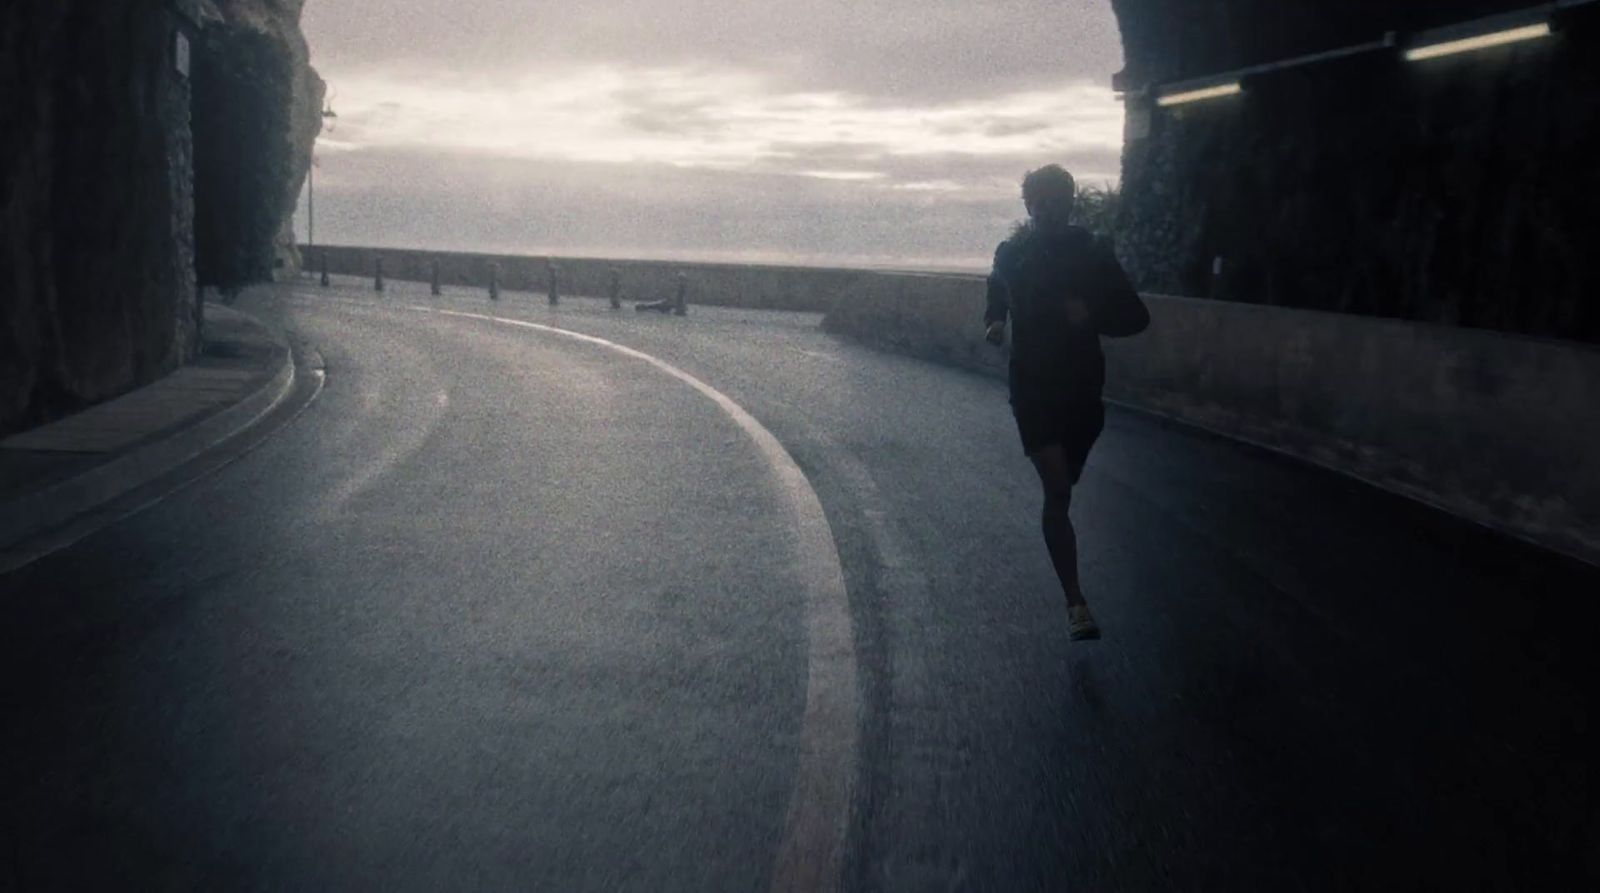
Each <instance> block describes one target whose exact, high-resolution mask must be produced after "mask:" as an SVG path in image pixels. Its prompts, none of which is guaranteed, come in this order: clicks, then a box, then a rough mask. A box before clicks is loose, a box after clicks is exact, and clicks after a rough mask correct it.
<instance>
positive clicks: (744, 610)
mask: <svg viewBox="0 0 1600 893" xmlns="http://www.w3.org/2000/svg"><path fill="white" fill-rule="evenodd" d="M425 290H426V289H425V286H424V287H421V288H419V287H418V286H415V285H410V284H405V283H390V291H389V293H388V294H386V295H385V296H382V298H381V299H380V298H379V297H378V296H375V295H373V294H372V293H371V292H370V291H364V290H362V289H360V288H357V287H355V286H353V285H347V286H346V287H341V288H336V289H332V290H327V291H324V290H319V289H316V288H314V287H305V286H302V287H299V288H297V289H296V290H294V291H293V292H292V293H291V292H289V291H276V292H274V291H263V292H259V293H254V294H252V295H249V296H248V297H247V298H246V299H245V300H244V302H243V309H246V310H249V311H251V312H255V313H258V314H260V315H262V316H264V317H268V318H271V319H274V320H276V321H277V322H278V323H279V324H281V325H283V326H284V327H285V328H286V329H288V330H289V331H290V332H292V333H293V334H294V336H295V337H296V338H298V339H300V340H301V341H302V342H303V343H305V344H309V345H312V346H314V347H315V348H316V349H317V350H319V351H320V352H321V353H322V355H323V356H324V358H325V360H326V366H327V382H326V388H325V390H324V392H323V393H322V394H321V396H320V397H319V398H318V399H317V400H316V401H315V402H313V403H312V404H311V405H310V406H309V407H308V408H307V409H306V410H305V412H304V413H303V414H301V415H300V416H299V417H298V418H296V419H295V420H293V421H292V422H290V423H289V424H287V425H286V426H284V427H283V428H282V429H281V430H279V431H277V432H276V433H275V434H274V435H273V436H272V437H271V438H270V439H268V440H267V441H265V443H263V444H262V445H261V446H260V447H259V448H257V449H255V450H253V451H251V452H249V453H248V454H246V455H244V456H242V457H241V458H239V459H238V460H237V461H235V462H233V463H232V464H230V465H228V466H226V467H224V468H223V469H221V470H220V471H217V472H215V473H213V474H209V475H207V476H205V477H203V478H201V479H199V480H197V481H195V482H193V483H192V484H191V485H189V486H187V487H184V488H183V489H181V490H179V491H177V492H175V493H173V494H172V495H171V496H169V497H168V498H166V499H165V500H163V501H161V502H160V503H158V504H156V505H154V506H152V507H150V508H148V509H146V510H144V511H141V512H139V513H137V514H135V515H132V516H130V517H128V518H126V519H124V520H122V521H120V522H118V523H116V524H114V525H112V526H110V527H108V528H106V529H104V530H102V531H100V532H99V533H97V534H95V535H93V536H91V537H89V538H87V539H85V540H83V541H81V542H79V543H77V544H76V545H74V546H72V547H70V548H68V549H66V550H63V551H61V552H58V553H56V554H54V555H51V556H49V557H47V558H45V559H43V560H41V561H39V562H37V563H35V564H33V565H31V566H28V567H26V568H23V569H21V570H19V571H17V572H14V573H12V574H9V575H6V576H4V577H0V593H3V599H0V654H3V656H0V672H3V674H4V678H5V683H4V688H3V689H0V691H3V692H4V702H3V704H4V707H5V712H6V729H5V732H4V733H3V734H4V738H3V739H0V740H3V742H4V748H5V749H4V752H3V754H0V755H3V756H4V765H5V768H4V770H3V773H4V774H3V775H0V779H3V782H4V784H3V788H0V797H3V798H4V801H5V803H6V810H5V817H6V821H7V823H8V827H7V828H6V829H5V830H6V832H7V833H6V834H5V838H6V842H5V843H4V844H0V846H3V847H4V849H0V858H3V859H4V860H5V868H4V870H0V888H6V887H8V886H10V887H16V888H17V889H29V890H32V889H81V888H112V887H115V888H135V889H142V888H155V889H196V890H217V889H241V888H252V889H254V888H266V889H330V890H331V889H340V890H343V889H371V890H380V889H382V890H399V889H407V890H409V889H415V890H437V889H505V890H524V889H545V890H563V891H564V890H617V889H627V890H662V889H674V890H679V889H681V890H713V889H715V890H723V889H727V890H766V889H791V888H806V887H811V886H814V885H816V884H819V883H821V884H825V885H837V886H841V887H843V888H845V889H852V890H908V891H915V890H929V889H953V890H975V889H983V890H1035V889H1040V890H1054V889H1069V888H1070V889H1082V890H1154V889H1177V890H1203V889H1204V890H1210V889H1216V890H1240V889H1277V890H1299V889H1308V890H1309V889H1316V890H1323V889H1327V890H1343V889H1378V888H1382V889H1418V888H1458V889H1466V888H1472V889H1536V888H1550V889H1576V888H1579V887H1585V886H1590V885H1591V884H1592V883H1595V882H1600V809H1597V803H1600V779H1596V778H1595V776H1594V770H1593V762H1594V758H1593V754H1594V753H1596V752H1600V740H1597V739H1600V729H1597V727H1596V722H1595V708H1594V698H1593V694H1592V692H1593V685H1594V682H1593V680H1594V679H1595V678H1600V675H1597V671H1600V656H1597V655H1600V649H1596V648H1595V647H1594V646H1593V644H1592V641H1593V635H1594V630H1595V629H1596V623H1595V621H1596V619H1597V617H1596V614H1597V613H1600V612H1597V609H1596V597H1595V596H1596V593H1600V585H1597V583H1600V577H1597V575H1596V574H1595V573H1594V572H1593V571H1592V570H1590V569H1586V568H1583V567H1580V566H1577V565H1575V564H1572V563H1568V562H1565V561H1561V560H1557V559H1554V558H1551V557H1550V556H1548V555H1545V554H1543V553H1540V552H1538V551H1537V550H1534V549H1531V548H1528V547H1524V546H1520V545H1518V544H1515V543H1509V542H1506V541H1504V540H1501V539H1499V538H1497V537H1495V536H1492V535H1489V534H1487V533H1484V532H1481V531H1478V530H1476V529H1474V528H1471V527H1469V526H1467V525H1464V524H1460V523H1457V522H1454V521H1451V520H1449V519H1446V518H1442V517H1440V516H1437V515H1436V514H1434V513H1433V512H1430V511H1428V510H1425V509H1422V508H1420V507H1417V506H1414V505H1412V504H1410V503H1407V502H1405V501H1403V500H1399V499H1397V498H1393V497H1390V496H1387V495H1385V494H1382V493H1378V492H1375V491H1373V490H1371V489H1369V488H1367V487H1364V486H1362V485H1359V484H1356V483H1354V482H1351V481H1348V480H1345V479H1342V478H1339V477H1337V476H1334V475H1331V474H1328V473H1325V472H1322V471H1318V470H1314V469H1310V468H1307V467H1305V466H1302V465H1299V464H1297V463H1294V462H1290V461H1287V460H1283V459H1280V458H1278V457H1275V456H1272V455H1269V454H1265V453H1262V452H1260V451H1256V450H1252V449H1247V448H1243V447H1240V446H1237V445H1235V444H1231V443H1228V442H1225V441H1222V440H1219V439H1215V438H1212V437H1209V436H1206V435H1203V434H1200V433H1197V432H1194V431H1192V430H1189V429H1185V428H1182V427H1179V426H1175V425H1171V424H1168V423H1164V422H1161V421H1159V420H1155V419H1152V418H1149V417H1145V416H1142V415H1138V414H1135V413H1129V412H1120V411H1118V412H1113V413H1111V416H1110V419H1109V423H1108V429H1107V432H1106V436H1105V437H1104V438H1103V439H1102V441H1101V443H1100V445H1099V446H1098V447H1097V448H1096V452H1095V453H1094V455H1093V456H1092V458H1091V460H1090V467H1089V470H1088V472H1087V474H1086V479H1085V482H1084V484H1083V486H1082V487H1081V488H1080V491H1079V494H1078V496H1077V499H1076V501H1075V506H1074V514H1075V517H1076V518H1077V519H1078V523H1079V528H1080V536H1081V540H1082V544H1083V552H1084V555H1085V581H1086V587H1087V589H1088V591H1089V595H1090V599H1091V601H1092V602H1093V603H1094V604H1095V606H1096V611H1097V614H1098V615H1099V617H1100V620H1101V623H1102V626H1103V627H1104V628H1105V630H1106V635H1107V637H1106V639H1105V640H1103V641H1101V642H1098V643H1077V644H1069V643H1068V642H1067V640H1066V636H1065V629H1064V616H1063V611H1062V608H1061V601H1060V596H1059V594H1058V590H1057V589H1056V586H1055V583H1054V580H1053V576H1052V574H1051V571H1050V567H1049V563H1048V560H1047V558H1046V556H1045V554H1044V550H1043V546H1042V542H1041V541H1040V538H1039V536H1038V533H1037V520H1036V516H1037V494H1036V485H1035V483H1034V480H1033V477H1032V471H1031V469H1030V468H1029V466H1028V464H1027V462H1026V460H1025V459H1024V458H1023V457H1022V456H1021V454H1020V451H1019V449H1018V447H1017V445H1016V439H1015V435H1014V432H1013V429H1012V426H1011V421H1010V416H1009V413H1008V410H1007V407H1006V404H1005V397H1004V387H1003V385H1002V384H1001V383H999V382H996V381H992V380H988V379H985V378H980V377H977V376H972V375H969V374H966V373H962V372H959V371H955V370H951V369H945V368H941V367H938V366H933V365H929V364H926V363H922V362H918V361H915V360H910V359H905V358H900V357H894V356H887V355H883V354H878V353H874V352H871V351H868V350H865V349H862V348H858V347H854V346H851V345H848V344H844V343H841V342H838V341H836V340H833V339H830V338H829V337H827V336H825V335H823V334H821V333H820V332H819V331H818V330H817V328H816V322H817V320H816V318H815V317H812V316H805V315H787V314H772V313H757V312H741V311H731V310H715V309H708V308H694V309H693V310H692V311H691V316H690V317H689V318H688V319H674V318H667V317H659V316H656V315H654V314H646V315H640V314H635V313H633V312H632V311H631V310H629V311H624V312H622V313H613V312H611V311H608V310H606V309H605V307H604V304H603V302H599V301H590V300H586V299H572V298H568V299H565V300H564V302H563V304H562V306H561V307H560V308H553V309H552V308H546V307H545V306H543V301H542V299H533V298H530V297H529V296H525V295H509V296H508V300H505V301H502V302H501V303H499V304H493V305H492V304H489V303H488V302H487V301H483V300H481V299H478V298H477V297H475V296H473V295H469V294H461V295H458V296H455V297H448V298H445V299H442V300H440V299H432V298H428V297H427V296H426V294H425ZM414 308H426V309H414ZM440 309H443V310H450V311H454V312H455V313H456V314H462V313H465V314H474V315H452V314H445V313H439V312H432V311H436V310H440ZM481 315H493V316H500V317H505V318H508V319H515V320H524V321H529V322H532V323H534V324H536V325H542V326H551V327H558V328H561V329H564V330H567V331H571V332H577V333H583V334H587V335H589V336H593V337H595V338H599V339H605V340H606V341H608V342H611V343H613V344H615V345H621V346H622V347H624V348H628V349H631V350H632V351H638V352H643V353H644V354H647V355H648V357H649V358H654V359H655V360H656V362H652V361H651V360H650V359H647V358H643V357H641V356H638V355H636V354H632V353H630V352H629V351H628V350H619V349H616V348H614V347H610V346H607V345H604V344H599V343H595V342H593V341H585V340H579V339H575V338H572V337H568V336H565V335H562V334H559V333H554V332H550V331H547V330H544V329H540V328H534V327H527V326H519V325H512V324H507V323H502V322H495V321H492V320H487V319H483V318H480V317H481ZM675 373H681V374H675ZM708 397H709V398H715V399H708ZM719 399H720V400H722V401H723V402H721V403H719V402H718V400H719ZM741 413H744V414H746V415H744V416H742V417H741ZM763 437H766V438H767V439H766V440H763ZM791 457H792V463H793V464H790V465H787V466H786V465H785V463H786V462H789V461H790V460H791ZM802 472H803V476H802V474H801V473H802ZM808 500H809V501H808ZM808 506H809V510H810V511H813V512H814V511H816V510H817V509H819V508H820V512H821V515H820V516H818V518H813V519H812V520H813V521H816V522H817V523H816V525H815V529H812V528H808V526H807V523H808V522H807V518H808V515H807V514H806V512H807V510H808ZM823 521H825V524H824V523H822V522H823ZM830 535H831V536H830ZM830 568H831V569H832V570H833V573H835V574H837V573H838V572H839V571H841V570H842V584H843V585H842V586H836V587H834V588H830V585H831V584H830V583H829V580H828V579H827V575H828V573H829V569H830ZM837 582H839V581H838V580H835V581H834V583H837ZM830 612H831V613H830ZM830 860H836V861H830Z"/></svg>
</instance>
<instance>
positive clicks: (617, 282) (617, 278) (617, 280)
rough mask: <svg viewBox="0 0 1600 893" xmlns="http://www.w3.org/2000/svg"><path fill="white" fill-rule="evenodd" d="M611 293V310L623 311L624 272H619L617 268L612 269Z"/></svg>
mask: <svg viewBox="0 0 1600 893" xmlns="http://www.w3.org/2000/svg"><path fill="white" fill-rule="evenodd" d="M609 291H610V294H611V309H612V310H621V309H622V271H620V270H618V269H617V268H616V267H612V268H611V286H610V289H609Z"/></svg>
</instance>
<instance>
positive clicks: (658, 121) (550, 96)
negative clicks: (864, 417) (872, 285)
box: [300, 0, 1122, 266]
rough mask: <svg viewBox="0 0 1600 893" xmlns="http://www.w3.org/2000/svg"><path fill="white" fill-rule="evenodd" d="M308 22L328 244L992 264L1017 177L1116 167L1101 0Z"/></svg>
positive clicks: (1117, 124)
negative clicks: (324, 122)
mask: <svg viewBox="0 0 1600 893" xmlns="http://www.w3.org/2000/svg"><path fill="white" fill-rule="evenodd" d="M305 30H306V34H307V37H308V38H309V40H310V42H311V52H312V62H313V63H314V64H315V65H316V66H317V67H318V69H319V70H320V71H321V72H322V74H323V76H324V77H325V78H326V79H327V80H328V81H329V84H330V86H331V96H332V104H333V106H334V108H335V110H336V111H337V112H338V115H339V118H338V121H337V124H336V125H335V126H334V128H333V129H332V130H331V132H328V133H325V134H324V136H323V138H322V140H321V141H320V143H319V145H318V152H317V154H318V168H317V234H316V235H317V239H318V241H320V242H326V243H349V244H371V245H384V246H393V247H436V248H450V249H476V250H495V251H524V252H530V253H545V252H551V253H563V254H581V255H602V256H622V257H628V256H633V257H674V258H701V259H708V260H748V261H756V262H800V263H837V264H848V265H875V264H888V265H897V266H898V265H913V266H946V265H948V266H969V265H976V266H981V265H983V264H984V263H985V262H986V261H987V259H988V257H989V254H990V252H991V251H992V248H993V244H994V242H995V241H996V239H997V238H998V237H1000V236H1001V235H1003V234H1004V231H1005V229H1006V227H1007V225H1008V224H1009V222H1010V221H1012V220H1015V219H1016V218H1017V217H1018V216H1019V215H1020V214H1021V208H1020V204H1019V202H1018V200H1017V181H1018V179H1019V177H1020V176H1021V174H1022V173H1023V172H1024V171H1025V170H1027V169H1028V168H1030V167H1036V166H1038V165H1040V164H1043V163H1046V162H1050V161H1057V162H1061V163H1063V164H1065V165H1067V167H1068V168H1069V169H1071V170H1072V171H1073V172H1074V173H1076V174H1077V175H1078V177H1079V179H1080V181H1083V182H1102V183H1109V182H1114V181H1115V180H1116V178H1117V174H1118V155H1119V153H1120V150H1121V142H1122V111H1121V106H1120V104H1118V103H1117V102H1116V101H1115V100H1114V99H1113V97H1112V95H1111V90H1110V78H1111V74H1112V72H1114V71H1116V70H1117V69H1118V68H1120V67H1121V47H1120V43H1119V40H1118V36H1117V29H1116V23H1115V20H1114V19H1113V17H1112V15H1111V10H1110V3H1109V2H1108V0H982V2H979V0H917V2H912V0H870V2H863V0H849V2H842V0H805V2H799V3H796V2H782V3H780V2H772V0H745V2H740V3H710V2H696V0H580V2H571V3H569V2H560V3H557V2H551V0H308V2H307V4H306V10H305ZM300 220H301V225H300V229H301V232H302V236H303V234H304V229H305V208H304V202H302V208H301V218H300Z"/></svg>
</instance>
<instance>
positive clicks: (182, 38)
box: [172, 31, 189, 77]
mask: <svg viewBox="0 0 1600 893" xmlns="http://www.w3.org/2000/svg"><path fill="white" fill-rule="evenodd" d="M172 65H173V67H174V68H176V69H178V74H181V75H183V76H184V77H188V76H189V35H187V34H185V33H183V32H182V31H179V32H178V36H177V39H176V40H175V41H174V42H173V48H172Z"/></svg>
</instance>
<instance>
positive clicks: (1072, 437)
mask: <svg viewBox="0 0 1600 893" xmlns="http://www.w3.org/2000/svg"><path fill="white" fill-rule="evenodd" d="M1076 200H1077V186H1076V184H1075V183H1074V182H1073V180H1072V175H1071V174H1069V173H1067V171H1066V170H1065V169H1063V168H1062V167H1061V166H1060V165H1056V164H1051V165H1046V166H1045V167H1042V168H1039V169H1038V170H1036V171H1032V172H1030V173H1029V174H1028V175H1027V176H1026V177H1024V178H1023V180H1022V202H1023V204H1024V205H1025V206H1026V207H1027V209H1028V217H1029V220H1028V222H1026V223H1024V224H1021V225H1020V226H1018V227H1017V230H1016V232H1014V233H1012V235H1011V238H1009V239H1006V240H1005V241H1004V242H1001V243H1000V247H999V248H997V249H995V253H994V272H992V273H990V274H989V301H988V307H987V309H986V310H985V311H984V314H983V319H984V323H985V324H986V325H987V327H988V328H987V331H986V332H985V337H987V338H988V340H989V342H990V343H992V344H996V345H998V344H1001V343H1003V342H1004V341H1005V331H1006V319H1007V317H1008V316H1009V317H1010V319H1011V322H1012V323H1013V325H1012V332H1011V363H1010V376H1009V378H1010V383H1011V411H1012V414H1013V415H1014V416H1016V420H1017V432H1018V433H1019V434H1020V435H1021V437H1022V450H1023V452H1024V453H1026V454H1027V456H1028V458H1029V459H1031V460H1032V461H1033V467H1034V468H1035V469H1036V470H1037V471H1038V472H1039V483H1040V484H1041V485H1042V486H1043V488H1044V517H1043V527H1044V542H1045V546H1046V547H1047V548H1048V549H1049V551H1050V561H1051V563H1052V564H1054V565H1055V569H1056V576H1057V577H1059V578H1060V579H1061V588H1062V590H1063V591H1064V592H1065V593H1066V597H1067V631H1068V635H1069V636H1070V637H1071V638H1072V639H1074V640H1077V639H1097V638H1099V637H1100V628H1099V627H1098V626H1097V625H1096V624H1095V622H1094V615H1092V614H1090V613H1089V604H1088V602H1087V601H1085V600H1084V597H1083V588H1082V586H1081V585H1080V584H1079V582H1078V537H1077V534H1076V532H1074V531H1073V529H1072V519H1071V518H1070V517H1069V516H1068V509H1070V508H1071V506H1072V487H1073V485H1074V484H1076V483H1077V482H1078V478H1079V476H1081V475H1082V474H1083V463H1084V461H1085V460H1086V459H1087V458H1088V456H1089V449H1090V448H1091V447H1093V446H1094V442H1095V439H1096V438H1098V437H1099V436H1100V430H1101V428H1103V427H1104V426H1105V405H1104V404H1103V403H1101V402H1100V392H1101V388H1102V386H1103V385H1104V384H1105V376H1106V372H1105V365H1106V361H1105V355H1104V354H1102V353H1101V352H1100V336H1102V335H1106V336H1111V337H1122V336H1127V335H1135V334H1138V333H1139V332H1142V331H1144V329H1145V327H1146V326H1147V325H1149V323H1150V313H1149V311H1148V310H1147V309H1145V306H1144V302H1142V301H1140V300H1139V295H1138V293H1136V292H1135V291H1134V290H1133V286H1132V284H1130V283H1129V282H1128V276H1127V273H1125V272H1124V271H1123V269H1122V265H1121V264H1119V263H1118V262H1117V259H1116V256H1115V255H1113V254H1112V253H1111V250H1110V248H1108V247H1107V246H1105V245H1103V244H1100V243H1098V242H1096V241H1095V239H1094V237H1093V236H1092V235H1090V233H1089V232H1088V231H1087V230H1085V229H1083V228H1081V227H1077V226H1073V225H1072V224H1071V222H1070V221H1071V218H1072V210H1073V205H1074V204H1075V202H1076Z"/></svg>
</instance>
